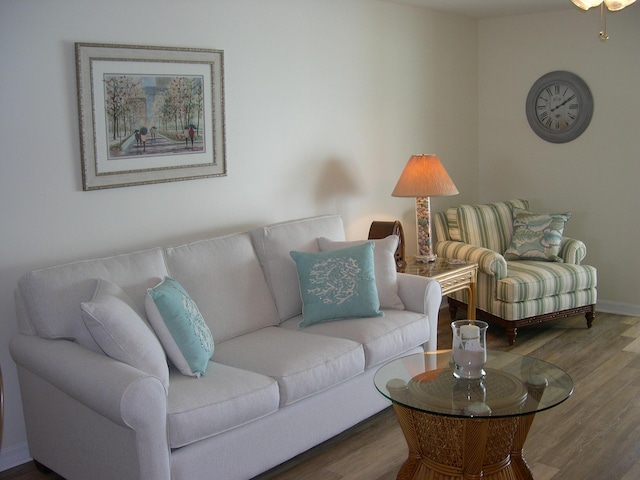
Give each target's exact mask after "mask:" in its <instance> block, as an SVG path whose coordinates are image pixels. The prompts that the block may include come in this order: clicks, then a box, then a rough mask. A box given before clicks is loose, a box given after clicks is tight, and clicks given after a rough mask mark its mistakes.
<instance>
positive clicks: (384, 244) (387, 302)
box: [318, 235, 404, 310]
mask: <svg viewBox="0 0 640 480" xmlns="http://www.w3.org/2000/svg"><path fill="white" fill-rule="evenodd" d="M398 240H399V239H398V236H397V235H389V236H388V237H386V238H382V239H378V240H355V241H351V242H335V241H333V240H329V239H328V238H325V237H320V238H318V247H319V248H320V251H321V252H331V251H334V250H340V249H343V248H347V247H353V246H356V245H362V244H364V243H367V242H373V244H374V249H373V265H374V273H375V277H376V288H377V290H378V299H379V300H380V308H390V309H392V310H404V303H402V300H400V297H399V296H398V275H397V271H396V259H395V253H396V249H397V248H398Z"/></svg>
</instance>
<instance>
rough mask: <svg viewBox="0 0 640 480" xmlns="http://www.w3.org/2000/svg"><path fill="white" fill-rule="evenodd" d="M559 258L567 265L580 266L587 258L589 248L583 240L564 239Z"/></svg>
mask: <svg viewBox="0 0 640 480" xmlns="http://www.w3.org/2000/svg"><path fill="white" fill-rule="evenodd" d="M558 256H559V257H560V258H562V259H563V260H564V262H565V263H573V264H575V265H580V262H582V260H584V257H586V256H587V246H586V245H585V244H584V243H583V242H582V241H581V240H576V239H575V238H568V237H562V242H561V243H560V251H559V252H558Z"/></svg>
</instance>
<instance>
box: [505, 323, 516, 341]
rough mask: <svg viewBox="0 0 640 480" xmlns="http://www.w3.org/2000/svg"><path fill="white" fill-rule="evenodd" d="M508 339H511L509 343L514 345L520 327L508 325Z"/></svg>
mask: <svg viewBox="0 0 640 480" xmlns="http://www.w3.org/2000/svg"><path fill="white" fill-rule="evenodd" d="M506 328H507V340H508V341H509V345H513V344H514V343H516V335H518V329H517V328H516V327H512V326H510V325H509V326H507V327H506Z"/></svg>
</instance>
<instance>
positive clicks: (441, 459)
mask: <svg viewBox="0 0 640 480" xmlns="http://www.w3.org/2000/svg"><path fill="white" fill-rule="evenodd" d="M393 408H394V410H395V412H396V416H397V417H398V421H399V423H400V426H401V428H402V431H403V433H404V436H405V439H406V440H407V444H408V445H409V458H408V459H407V461H406V462H405V463H404V465H403V466H402V468H401V469H400V472H399V473H398V477H397V478H398V480H409V479H412V480H418V479H420V480H461V479H465V480H467V479H481V478H482V479H485V480H533V476H532V474H531V470H530V469H529V466H528V465H527V463H526V461H525V460H524V458H523V456H522V447H523V445H524V441H525V440H526V438H527V434H528V433H529V429H530V427H531V423H532V422H533V418H534V416H535V414H529V415H524V416H520V417H506V418H492V417H485V418H478V417H476V418H457V417H449V416H442V415H434V414H430V413H424V412H420V411H418V410H414V409H411V408H406V407H404V406H402V405H398V404H396V403H394V404H393Z"/></svg>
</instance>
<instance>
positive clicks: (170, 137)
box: [103, 74, 206, 160]
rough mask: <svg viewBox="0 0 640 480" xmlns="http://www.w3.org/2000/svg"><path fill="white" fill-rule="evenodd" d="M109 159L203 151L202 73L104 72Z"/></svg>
mask: <svg viewBox="0 0 640 480" xmlns="http://www.w3.org/2000/svg"><path fill="white" fill-rule="evenodd" d="M103 80H104V93H105V116H106V118H105V120H106V122H105V124H106V130H107V131H106V135H107V144H108V145H109V153H108V160H117V159H123V158H130V157H134V156H137V155H145V156H158V155H176V154H178V155H179V154H190V153H195V152H197V153H202V152H204V151H205V150H206V148H205V135H204V134H203V132H204V128H205V125H204V112H203V108H204V95H203V87H202V86H203V77H201V76H173V75H120V74H105V75H104V76H103Z"/></svg>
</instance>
